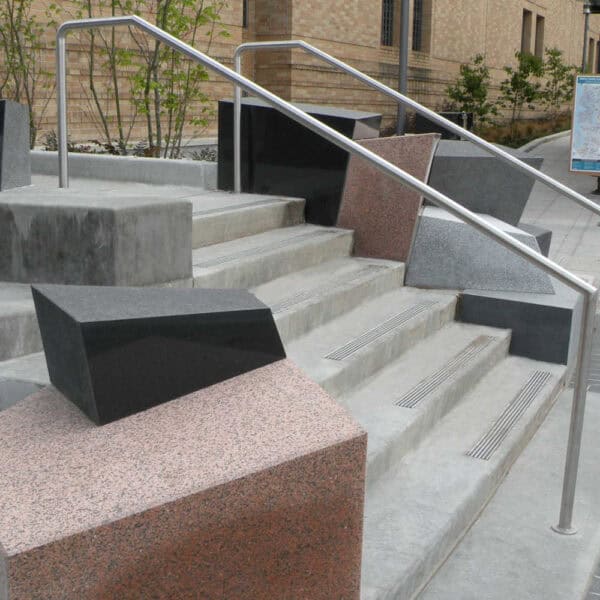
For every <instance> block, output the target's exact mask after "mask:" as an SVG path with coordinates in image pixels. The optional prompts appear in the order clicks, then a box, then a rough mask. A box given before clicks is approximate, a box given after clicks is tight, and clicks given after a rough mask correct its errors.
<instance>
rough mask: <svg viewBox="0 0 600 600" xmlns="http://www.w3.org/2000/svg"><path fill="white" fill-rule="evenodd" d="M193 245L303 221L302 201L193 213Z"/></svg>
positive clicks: (200, 245)
mask: <svg viewBox="0 0 600 600" xmlns="http://www.w3.org/2000/svg"><path fill="white" fill-rule="evenodd" d="M192 223H193V225H192V247H193V248H202V247H204V246H210V245H212V244H219V243H221V242H228V241H230V240H235V239H238V238H242V237H246V236H249V235H255V234H257V233H263V232H264V231H270V230H272V229H277V228H279V227H289V226H291V225H300V224H301V223H304V201H303V200H290V201H289V202H277V203H275V202H274V203H273V204H265V205H264V206H257V207H251V208H247V209H240V210H235V211H234V210H232V211H226V212H222V213H217V214H214V215H206V216H202V215H199V216H195V217H194V218H193V221H192Z"/></svg>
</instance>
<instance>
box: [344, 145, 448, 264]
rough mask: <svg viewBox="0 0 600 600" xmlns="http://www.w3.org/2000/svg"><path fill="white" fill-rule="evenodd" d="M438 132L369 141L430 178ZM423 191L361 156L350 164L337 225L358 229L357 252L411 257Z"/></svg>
mask: <svg viewBox="0 0 600 600" xmlns="http://www.w3.org/2000/svg"><path fill="white" fill-rule="evenodd" d="M439 139H440V136H439V135H438V134H435V133H433V134H426V135H411V136H394V137H388V138H378V139H373V140H364V141H362V142H360V143H361V144H362V145H363V146H364V147H365V148H367V149H368V150H371V151H373V152H375V154H378V155H379V156H381V157H382V158H384V159H385V160H387V161H388V162H391V163H392V164H393V165H395V166H397V167H400V168H401V169H403V170H404V171H406V172H407V173H409V174H410V175H412V176H413V177H416V178H417V179H420V180H421V181H427V178H428V177H429V169H430V168H431V161H432V159H433V155H434V152H435V148H436V146H437V144H438V140H439ZM421 202H422V196H421V195H420V194H418V193H417V192H413V191H412V190H410V189H409V188H407V187H406V186H405V185H402V184H400V183H397V182H396V181H394V180H392V179H390V178H389V177H386V176H385V175H383V174H382V173H381V172H380V171H378V170H377V169H376V168H375V167H373V166H371V165H370V164H368V163H367V162H366V161H364V160H362V159H361V158H358V157H355V156H353V157H351V158H350V161H349V163H348V171H347V175H346V185H345V187H344V195H343V197H342V204H341V206H340V214H339V217H338V223H337V224H338V226H339V227H345V228H347V229H353V230H354V253H355V254H356V255H357V256H369V257H374V258H387V259H390V260H399V261H406V260H407V258H408V255H409V252H410V248H411V244H412V241H413V237H414V233H415V228H416V223H417V216H418V214H419V209H420V208H421Z"/></svg>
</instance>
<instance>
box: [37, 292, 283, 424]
mask: <svg viewBox="0 0 600 600" xmlns="http://www.w3.org/2000/svg"><path fill="white" fill-rule="evenodd" d="M32 291H33V299H34V303H35V308H36V313H37V316H38V322H39V326H40V332H41V335H42V342H43V345H44V353H45V355H46V362H47V365H48V372H49V374H50V381H51V382H52V384H53V385H54V386H55V387H56V388H57V389H59V390H60V391H61V392H62V393H63V394H64V395H65V396H66V397H67V398H69V400H71V401H72V402H73V403H74V404H75V405H77V406H78V407H79V408H80V409H81V410H82V411H83V412H84V413H85V414H86V415H87V416H88V417H89V418H90V419H92V420H93V421H94V422H95V423H97V424H105V423H109V422H111V421H114V420H116V419H120V418H123V417H126V416H128V415H131V414H134V413H136V412H139V411H143V410H146V409H148V408H150V407H152V406H155V405H157V404H160V403H163V402H167V401H169V400H172V399H173V398H177V397H179V396H183V395H184V394H187V393H190V392H193V391H195V390H198V389H201V388H204V387H208V386H210V385H213V384H215V383H217V382H219V381H223V380H225V379H229V378H231V377H234V376H236V375H239V374H241V373H245V372H247V371H251V370H253V369H256V368H258V367H262V366H264V365H266V364H269V363H272V362H274V361H277V360H281V359H282V358H284V357H285V351H284V349H283V345H282V343H281V339H280V338H279V333H278V331H277V328H276V326H275V322H274V320H273V316H272V314H271V310H270V309H269V308H268V307H267V306H266V305H264V304H263V303H262V302H260V301H259V300H257V299H256V297H255V296H253V295H252V294H250V293H249V292H247V291H246V290H210V289H193V288H188V289H185V288H181V289H174V288H118V287H96V286H59V285H45V286H33V287H32ZM240 410H243V407H240Z"/></svg>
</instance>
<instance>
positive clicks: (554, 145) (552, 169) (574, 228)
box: [522, 135, 600, 281]
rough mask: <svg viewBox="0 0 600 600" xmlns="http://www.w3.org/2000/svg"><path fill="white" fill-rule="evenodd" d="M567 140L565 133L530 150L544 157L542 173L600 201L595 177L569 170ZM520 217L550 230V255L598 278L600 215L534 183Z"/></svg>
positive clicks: (578, 270) (570, 267) (544, 186)
mask: <svg viewBox="0 0 600 600" xmlns="http://www.w3.org/2000/svg"><path fill="white" fill-rule="evenodd" d="M570 143H571V140H570V137H569V136H568V135H567V136H564V137H560V138H557V139H553V140H551V141H549V142H546V143H544V144H541V145H540V146H538V147H537V148H534V149H533V150H531V151H530V154H532V155H535V156H541V157H543V158H544V163H543V165H542V171H543V172H544V173H547V174H548V175H550V176H551V177H553V178H555V179H558V180H559V181H560V182H562V183H564V184H565V185H568V186H569V187H571V188H572V189H574V190H575V191H577V192H579V193H580V194H583V195H585V196H586V197H588V198H590V199H591V200H593V201H594V202H597V203H600V196H596V195H594V194H592V193H591V192H593V191H594V190H595V189H596V186H597V180H596V178H595V177H590V176H589V175H580V174H576V173H570V172H569V153H570ZM522 220H523V221H524V222H525V223H531V224H534V225H539V226H540V227H545V228H547V229H551V230H552V232H553V235H552V244H551V246H550V258H552V259H553V260H555V261H556V262H558V263H559V264H561V265H563V266H564V267H565V268H567V269H569V270H570V271H573V272H575V273H577V274H579V275H582V276H586V277H590V276H591V277H594V278H595V279H597V280H598V281H600V227H599V224H600V216H597V215H595V214H594V213H592V212H591V211H589V210H588V209H586V208H584V207H581V206H579V205H578V204H576V203H575V202H574V201H572V200H569V199H568V198H565V197H564V196H562V195H561V194H558V193H557V192H554V191H553V190H551V189H550V188H548V187H547V186H546V185H544V184H541V183H536V184H535V186H534V188H533V190H532V192H531V196H530V198H529V202H528V203H527V206H526V208H525V212H524V214H523V218H522Z"/></svg>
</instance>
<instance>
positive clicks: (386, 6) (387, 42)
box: [381, 0, 394, 46]
mask: <svg viewBox="0 0 600 600" xmlns="http://www.w3.org/2000/svg"><path fill="white" fill-rule="evenodd" d="M381 45H382V46H393V45H394V0H383V4H382V14H381Z"/></svg>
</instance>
